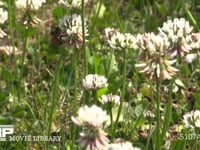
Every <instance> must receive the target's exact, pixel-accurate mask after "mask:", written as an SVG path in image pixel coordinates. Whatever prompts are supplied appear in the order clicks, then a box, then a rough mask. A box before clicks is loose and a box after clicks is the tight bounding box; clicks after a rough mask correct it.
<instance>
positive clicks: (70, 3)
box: [59, 0, 88, 8]
mask: <svg viewBox="0 0 200 150" xmlns="http://www.w3.org/2000/svg"><path fill="white" fill-rule="evenodd" d="M59 3H60V4H63V5H64V6H66V7H68V8H81V6H82V0H59ZM87 3H88V0H84V6H85V5H86V4H87Z"/></svg>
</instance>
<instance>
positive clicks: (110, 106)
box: [109, 104, 114, 142]
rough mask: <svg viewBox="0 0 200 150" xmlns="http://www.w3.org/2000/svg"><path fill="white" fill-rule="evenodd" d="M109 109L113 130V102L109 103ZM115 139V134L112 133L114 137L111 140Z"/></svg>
mask: <svg viewBox="0 0 200 150" xmlns="http://www.w3.org/2000/svg"><path fill="white" fill-rule="evenodd" d="M109 111H110V126H111V131H113V128H114V126H113V113H112V104H109ZM113 141H114V134H112V137H111V142H113Z"/></svg>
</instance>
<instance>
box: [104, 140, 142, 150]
mask: <svg viewBox="0 0 200 150" xmlns="http://www.w3.org/2000/svg"><path fill="white" fill-rule="evenodd" d="M103 150H140V148H138V147H133V146H132V144H131V143H130V142H122V143H111V144H109V145H108V146H107V147H105V148H104V149H103Z"/></svg>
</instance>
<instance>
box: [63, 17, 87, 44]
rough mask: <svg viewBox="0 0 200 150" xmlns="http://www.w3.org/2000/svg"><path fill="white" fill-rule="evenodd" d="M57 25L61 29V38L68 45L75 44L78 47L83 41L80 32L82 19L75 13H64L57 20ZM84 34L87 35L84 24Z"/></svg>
mask: <svg viewBox="0 0 200 150" xmlns="http://www.w3.org/2000/svg"><path fill="white" fill-rule="evenodd" d="M59 27H60V28H61V30H62V34H61V38H60V39H61V40H62V41H63V42H64V43H66V44H68V45H75V46H76V47H77V48H79V47H80V46H81V45H82V43H83V33H82V20H81V16H80V15H77V14H73V15H69V16H68V15H65V16H64V17H63V18H62V19H60V20H59ZM84 27H85V36H88V35H89V34H88V29H87V26H86V24H84Z"/></svg>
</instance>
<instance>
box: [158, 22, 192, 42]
mask: <svg viewBox="0 0 200 150" xmlns="http://www.w3.org/2000/svg"><path fill="white" fill-rule="evenodd" d="M158 30H159V31H160V33H161V34H164V35H166V36H167V37H168V38H169V39H170V40H171V41H172V42H178V41H179V40H182V39H183V38H185V37H186V36H187V35H189V34H190V33H191V32H192V30H193V27H192V26H190V24H189V22H188V21H187V20H185V19H184V18H175V19H173V20H168V21H167V22H164V23H163V26H162V27H161V28H158Z"/></svg>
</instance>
